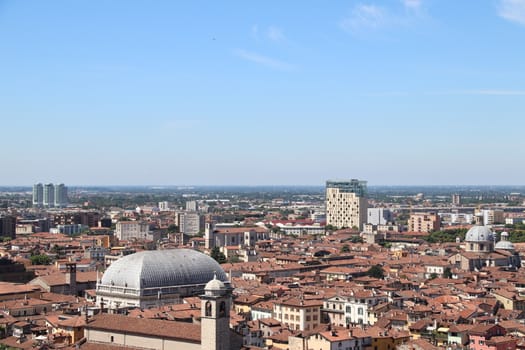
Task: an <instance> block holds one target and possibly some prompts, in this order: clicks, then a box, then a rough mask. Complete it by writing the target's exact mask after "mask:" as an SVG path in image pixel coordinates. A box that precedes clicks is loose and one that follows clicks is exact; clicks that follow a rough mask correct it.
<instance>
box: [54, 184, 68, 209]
mask: <svg viewBox="0 0 525 350" xmlns="http://www.w3.org/2000/svg"><path fill="white" fill-rule="evenodd" d="M65 206H67V187H66V186H65V185H64V184H57V185H55V207H65Z"/></svg>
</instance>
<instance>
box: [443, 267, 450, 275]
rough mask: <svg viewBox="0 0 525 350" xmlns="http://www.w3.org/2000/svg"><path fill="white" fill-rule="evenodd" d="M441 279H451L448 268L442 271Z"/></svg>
mask: <svg viewBox="0 0 525 350" xmlns="http://www.w3.org/2000/svg"><path fill="white" fill-rule="evenodd" d="M443 277H445V278H452V270H451V269H450V267H448V266H447V267H445V270H443Z"/></svg>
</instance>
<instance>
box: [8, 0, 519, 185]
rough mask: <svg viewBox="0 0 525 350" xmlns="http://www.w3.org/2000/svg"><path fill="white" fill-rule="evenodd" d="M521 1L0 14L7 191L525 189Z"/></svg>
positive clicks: (77, 8) (210, 4) (94, 6)
mask: <svg viewBox="0 0 525 350" xmlns="http://www.w3.org/2000/svg"><path fill="white" fill-rule="evenodd" d="M524 84H525V0H486V1H485V0H480V1H453V0H385V1H366V0H363V1H330V2H324V1H225V2H223V1H180V2H179V1H129V0H128V1H94V0H89V1H88V0H86V1H80V0H79V1H36V0H35V1H9V0H0V118H1V119H0V120H1V122H2V123H1V125H2V127H1V130H2V132H1V133H0V135H1V136H0V149H1V150H2V153H1V154H2V170H1V171H0V185H30V184H32V183H35V182H40V181H42V182H47V181H52V182H64V183H66V184H69V185H148V184H155V185H293V184H297V185H322V184H323V183H324V181H325V180H326V179H330V178H359V179H364V180H368V182H369V184H370V185H409V184H412V185H419V184H423V185H432V184H472V185H479V184H524V181H523V179H524V177H523V174H524V173H525V163H524V162H523V157H524V155H525V137H523V136H524V130H525V118H524V117H525V86H524Z"/></svg>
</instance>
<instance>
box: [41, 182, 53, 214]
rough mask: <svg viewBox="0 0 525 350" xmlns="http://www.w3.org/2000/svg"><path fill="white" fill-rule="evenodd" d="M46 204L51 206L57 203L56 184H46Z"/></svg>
mask: <svg viewBox="0 0 525 350" xmlns="http://www.w3.org/2000/svg"><path fill="white" fill-rule="evenodd" d="M43 203H44V206H45V207H48V208H51V207H53V206H54V205H55V186H54V185H53V184H45V185H44V201H43Z"/></svg>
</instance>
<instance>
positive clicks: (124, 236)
mask: <svg viewBox="0 0 525 350" xmlns="http://www.w3.org/2000/svg"><path fill="white" fill-rule="evenodd" d="M115 237H117V238H118V239H119V240H131V239H149V238H150V232H149V225H148V224H147V223H145V222H139V221H119V222H117V224H116V227H115Z"/></svg>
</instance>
